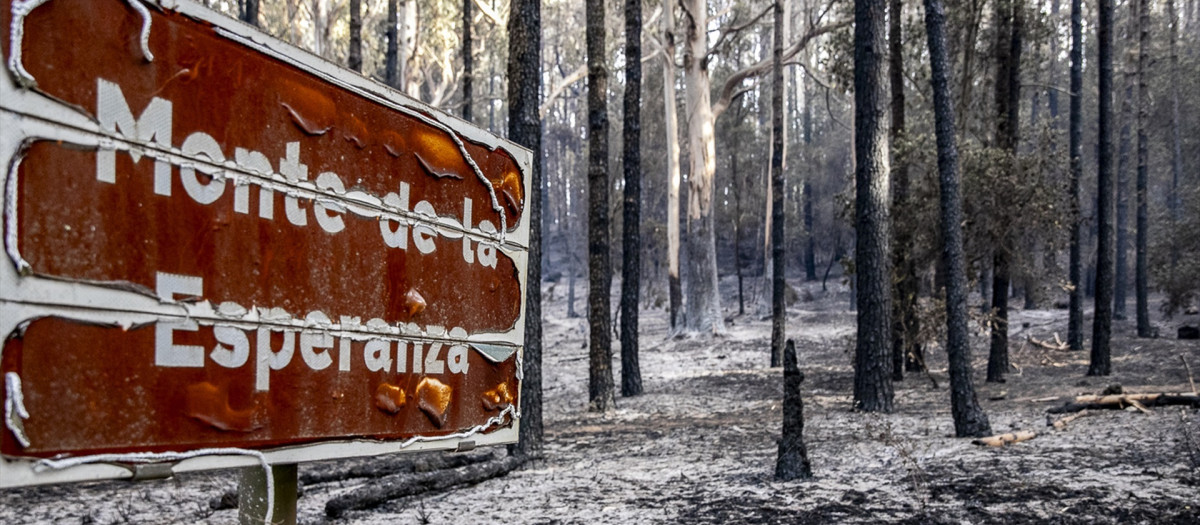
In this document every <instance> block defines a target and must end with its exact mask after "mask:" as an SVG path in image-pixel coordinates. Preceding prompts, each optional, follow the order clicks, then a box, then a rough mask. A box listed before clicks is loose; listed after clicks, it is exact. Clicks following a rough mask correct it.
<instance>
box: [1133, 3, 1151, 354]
mask: <svg viewBox="0 0 1200 525" xmlns="http://www.w3.org/2000/svg"><path fill="white" fill-rule="evenodd" d="M1136 1H1138V2H1139V5H1138V20H1139V21H1138V61H1137V80H1138V100H1137V106H1138V107H1137V112H1138V117H1137V139H1138V140H1137V162H1138V166H1137V248H1136V250H1137V253H1136V255H1135V258H1136V263H1135V264H1136V265H1137V269H1136V270H1135V271H1136V272H1137V277H1136V280H1137V284H1136V293H1137V334H1138V337H1151V336H1152V335H1153V332H1154V330H1153V327H1151V326H1150V300H1149V294H1150V280H1149V275H1148V272H1149V268H1148V267H1147V261H1146V257H1147V246H1146V244H1147V241H1148V239H1149V236H1150V223H1149V217H1148V216H1147V203H1146V187H1147V185H1148V182H1147V181H1148V179H1149V162H1150V137H1149V136H1148V135H1147V133H1146V124H1147V121H1148V120H1149V119H1150V87H1149V81H1148V79H1147V78H1146V69H1147V68H1148V67H1149V66H1150V9H1149V2H1147V1H1146V0H1136Z"/></svg>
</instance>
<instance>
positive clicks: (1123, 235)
mask: <svg viewBox="0 0 1200 525" xmlns="http://www.w3.org/2000/svg"><path fill="white" fill-rule="evenodd" d="M1137 4H1138V3H1137V2H1136V1H1130V2H1129V18H1128V20H1126V23H1125V60H1124V61H1123V63H1122V67H1123V71H1124V74H1123V75H1122V77H1123V78H1124V83H1125V94H1124V96H1123V97H1122V98H1121V131H1120V139H1119V140H1118V142H1117V247H1116V251H1117V264H1116V273H1115V274H1114V278H1113V319H1125V317H1126V314H1125V304H1126V302H1127V301H1126V291H1127V290H1128V288H1129V286H1128V283H1129V264H1128V262H1127V261H1128V259H1129V258H1128V256H1127V255H1128V251H1129V149H1130V143H1131V140H1130V129H1131V125H1130V124H1131V123H1132V121H1133V96H1134V91H1133V90H1134V86H1135V85H1136V83H1137V77H1136V76H1135V75H1134V67H1133V64H1134V61H1135V60H1136V57H1137V53H1135V52H1134V50H1135V48H1136V44H1137Z"/></svg>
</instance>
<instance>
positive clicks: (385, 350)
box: [363, 339, 392, 372]
mask: <svg viewBox="0 0 1200 525" xmlns="http://www.w3.org/2000/svg"><path fill="white" fill-rule="evenodd" d="M363 359H364V360H365V361H366V363H367V370H370V371H372V372H378V371H380V370H383V371H385V372H386V371H387V370H388V369H390V368H391V367H392V343H391V342H390V341H385V340H383V339H372V340H370V341H367V347H366V349H365V351H364V355H363Z"/></svg>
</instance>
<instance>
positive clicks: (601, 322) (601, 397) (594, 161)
mask: <svg viewBox="0 0 1200 525" xmlns="http://www.w3.org/2000/svg"><path fill="white" fill-rule="evenodd" d="M604 41H605V36H604V2H603V0H587V69H588V80H587V85H588V100H587V103H588V169H587V174H588V327H589V328H590V330H589V335H588V356H589V359H588V370H589V374H588V410H591V411H597V412H604V411H607V410H611V409H612V408H614V407H615V403H614V402H613V374H612V313H611V312H612V310H611V309H610V308H609V305H610V303H611V299H612V298H611V295H612V259H611V256H610V254H609V239H608V227H609V224H608V223H609V219H608V188H609V184H608V100H607V97H608V66H607V65H606V64H605V63H604V61H605V58H606V57H607V56H608V53H607V51H606V50H605V49H604Z"/></svg>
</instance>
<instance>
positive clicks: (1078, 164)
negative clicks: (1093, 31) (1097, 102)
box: [1067, 0, 1083, 350]
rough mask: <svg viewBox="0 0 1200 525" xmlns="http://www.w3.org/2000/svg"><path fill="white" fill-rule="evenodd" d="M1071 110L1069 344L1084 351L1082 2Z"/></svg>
mask: <svg viewBox="0 0 1200 525" xmlns="http://www.w3.org/2000/svg"><path fill="white" fill-rule="evenodd" d="M1070 89H1071V104H1070V106H1071V108H1070V115H1069V117H1068V118H1069V123H1068V131H1067V143H1068V145H1067V154H1068V156H1069V158H1070V170H1071V173H1070V175H1069V179H1070V195H1069V196H1068V197H1067V200H1068V201H1069V206H1070V208H1071V218H1070V221H1071V222H1070V229H1071V232H1070V237H1071V240H1070V245H1071V248H1070V250H1071V253H1070V261H1069V263H1068V270H1067V273H1068V274H1069V277H1068V279H1069V280H1070V285H1069V288H1070V292H1069V293H1070V307H1069V308H1070V309H1069V314H1068V319H1067V345H1068V346H1069V347H1070V348H1071V350H1083V275H1082V273H1083V272H1082V270H1083V255H1082V246H1080V242H1081V239H1080V237H1081V236H1082V233H1083V232H1082V228H1083V214H1082V208H1081V203H1080V195H1079V182H1080V179H1081V178H1082V177H1083V159H1082V157H1081V153H1080V151H1081V150H1082V147H1083V146H1082V142H1083V0H1071V87H1070Z"/></svg>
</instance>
